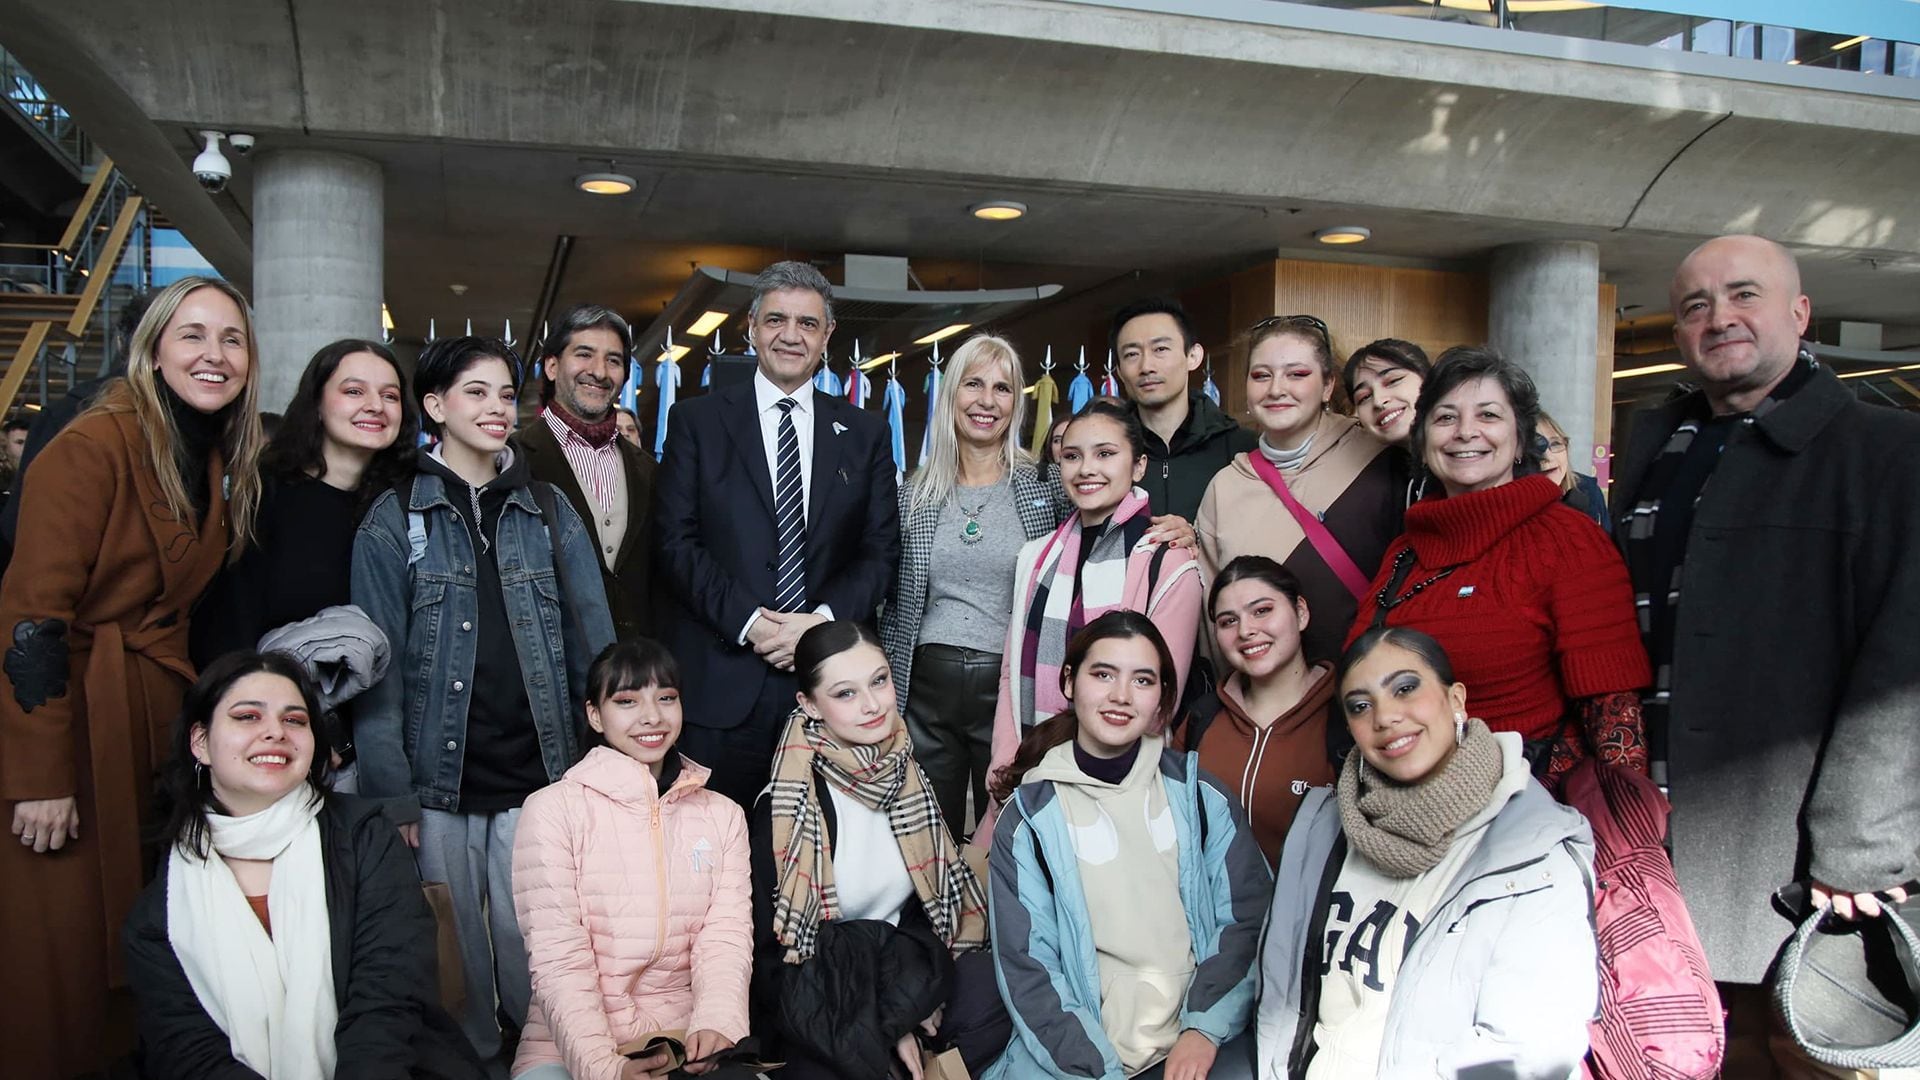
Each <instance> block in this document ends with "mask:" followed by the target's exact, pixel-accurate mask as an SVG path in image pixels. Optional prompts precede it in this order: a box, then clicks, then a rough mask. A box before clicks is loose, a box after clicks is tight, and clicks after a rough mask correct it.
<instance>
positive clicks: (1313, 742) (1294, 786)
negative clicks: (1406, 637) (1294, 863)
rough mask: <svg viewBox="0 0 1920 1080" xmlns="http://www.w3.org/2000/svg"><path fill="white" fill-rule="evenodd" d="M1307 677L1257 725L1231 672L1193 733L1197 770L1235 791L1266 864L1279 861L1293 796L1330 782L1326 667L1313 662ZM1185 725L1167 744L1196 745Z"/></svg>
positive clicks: (1329, 676)
mask: <svg viewBox="0 0 1920 1080" xmlns="http://www.w3.org/2000/svg"><path fill="white" fill-rule="evenodd" d="M1312 675H1313V682H1312V683H1311V684H1310V685H1309V686H1308V688H1307V694H1306V696H1305V697H1304V698H1302V699H1300V702H1299V704H1297V705H1295V706H1294V707H1293V708H1292V709H1290V710H1288V711H1287V712H1286V713H1285V714H1283V715H1281V716H1279V717H1278V718H1276V719H1275V720H1274V721H1273V723H1271V724H1268V725H1267V726H1266V727H1264V728H1263V727H1261V726H1260V725H1258V724H1256V723H1254V721H1253V718H1252V717H1250V716H1248V715H1247V705H1246V699H1245V698H1244V697H1243V696H1242V691H1241V680H1242V679H1243V676H1241V675H1240V674H1239V673H1237V672H1236V673H1235V674H1234V675H1233V676H1231V677H1230V678H1228V679H1227V680H1226V681H1225V682H1223V683H1221V684H1220V689H1219V690H1217V691H1215V692H1214V693H1213V694H1212V695H1209V697H1211V698H1213V699H1215V700H1217V701H1218V703H1219V713H1218V715H1216V716H1215V717H1214V718H1213V722H1212V723H1210V724H1209V725H1207V727H1206V730H1205V731H1204V732H1203V733H1202V735H1201V736H1200V746H1199V747H1198V749H1199V751H1200V767H1201V768H1202V769H1204V770H1206V771H1207V772H1208V773H1209V774H1210V775H1212V776H1213V777H1214V778H1215V779H1217V780H1219V781H1220V782H1221V783H1222V784H1224V785H1226V786H1227V787H1229V788H1231V789H1233V791H1234V792H1235V793H1236V794H1237V795H1239V797H1240V803H1241V805H1242V806H1243V807H1245V808H1246V812H1247V822H1248V823H1249V824H1250V825H1252V826H1253V836H1254V839H1255V840H1257V841H1258V842H1259V844H1260V850H1261V851H1262V852H1264V853H1265V854H1266V856H1267V864H1268V866H1270V867H1271V866H1273V865H1275V864H1277V863H1278V862H1279V860H1280V844H1281V841H1283V840H1285V839H1286V838H1287V830H1288V829H1289V828H1291V827H1292V826H1293V815H1294V813H1295V812H1296V811H1297V810H1299V809H1300V800H1301V799H1303V798H1305V797H1306V794H1307V792H1308V791H1309V790H1311V789H1313V788H1316V787H1326V786H1329V785H1331V784H1332V783H1333V780H1334V767H1333V762H1332V761H1330V760H1329V759H1328V756H1327V725H1328V724H1330V723H1335V722H1337V721H1336V720H1335V718H1334V717H1333V714H1332V703H1333V690H1334V686H1333V666H1332V665H1331V664H1324V663H1322V664H1315V665H1314V666H1313V669H1312ZM1212 704H1213V702H1212V701H1208V700H1206V699H1202V700H1201V701H1199V702H1196V703H1195V705H1194V711H1195V712H1196V713H1202V712H1204V711H1206V709H1207V708H1208V707H1209V706H1210V705H1212ZM1191 730H1192V725H1191V722H1189V723H1188V724H1183V725H1181V727H1180V729H1179V731H1178V732H1176V733H1175V735H1174V737H1173V740H1174V745H1175V746H1177V747H1180V748H1181V749H1185V750H1192V749H1195V747H1192V746H1188V745H1186V740H1187V738H1188V732H1189V731H1191Z"/></svg>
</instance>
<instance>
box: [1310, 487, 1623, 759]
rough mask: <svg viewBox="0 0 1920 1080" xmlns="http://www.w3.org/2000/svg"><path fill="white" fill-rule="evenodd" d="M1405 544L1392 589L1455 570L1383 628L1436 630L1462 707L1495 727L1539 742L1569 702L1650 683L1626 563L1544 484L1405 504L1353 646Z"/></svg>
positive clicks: (1408, 603) (1555, 490) (1406, 604)
mask: <svg viewBox="0 0 1920 1080" xmlns="http://www.w3.org/2000/svg"><path fill="white" fill-rule="evenodd" d="M1409 545H1411V546H1412V547H1413V551H1414V555H1415V559H1414V563H1413V568H1412V569H1411V570H1409V571H1408V572H1407V576H1406V580H1405V581H1404V582H1402V583H1401V586H1400V588H1399V590H1397V591H1398V593H1399V594H1402V595H1404V594H1405V593H1406V591H1407V590H1408V589H1409V588H1411V587H1412V586H1413V585H1414V584H1416V583H1418V582H1421V581H1425V580H1427V579H1428V578H1430V577H1432V576H1433V575H1434V574H1436V573H1439V572H1440V571H1442V570H1444V569H1446V568H1447V567H1449V566H1453V567H1456V569H1455V570H1454V571H1453V573H1451V574H1449V575H1448V576H1447V577H1444V578H1442V579H1440V580H1439V581H1437V582H1435V583H1433V584H1432V585H1429V586H1427V587H1426V589H1425V590H1423V591H1422V592H1421V593H1420V594H1419V595H1417V596H1415V597H1413V598H1412V599H1410V600H1407V601H1405V602H1404V603H1402V604H1400V605H1399V606H1398V607H1395V608H1393V609H1392V610H1391V611H1390V612H1389V613H1388V615H1387V625H1389V626H1407V627H1412V628H1413V629H1416V630H1423V631H1425V632H1427V633H1429V634H1431V635H1433V637H1434V638H1435V639H1436V640H1438V641H1439V642H1440V645H1441V647H1443V648H1445V649H1446V650H1447V657H1448V658H1449V659H1450V660H1452V661H1453V671H1454V675H1455V676H1456V677H1457V678H1458V679H1459V680H1460V681H1461V682H1462V683H1465V684H1466V687H1467V708H1468V711H1470V712H1471V713H1472V714H1473V715H1474V716H1477V717H1480V718H1482V719H1484V720H1485V721H1486V722H1487V726H1488V727H1490V728H1492V729H1493V730H1495V731H1517V732H1520V734H1521V735H1522V737H1524V738H1528V739H1544V738H1547V737H1549V736H1551V735H1552V734H1553V733H1554V730H1555V729H1556V727H1557V726H1558V724H1559V722H1560V718H1561V716H1562V715H1564V714H1566V713H1567V712H1568V709H1569V706H1570V703H1571V702H1572V701H1574V700H1575V699H1578V698H1587V697H1595V696H1598V695H1601V694H1611V693H1618V692H1620V691H1626V690H1637V689H1639V688H1641V687H1643V686H1646V685H1647V684H1649V683H1650V682H1652V681H1653V675H1652V672H1651V670H1650V669H1649V668H1648V666H1647V653H1646V649H1645V648H1644V647H1643V646H1642V645H1641V643H1640V630H1639V627H1638V625H1637V624H1636V622H1635V619H1634V612H1633V587H1632V585H1630V584H1629V583H1628V580H1627V567H1626V564H1625V563H1624V562H1622V561H1621V559H1620V553H1619V552H1618V551H1616V550H1615V549H1614V546H1613V543H1612V541H1610V540H1609V539H1608V538H1607V535H1606V534H1605V533H1604V532H1602V531H1600V529H1598V528H1596V527H1595V526H1594V524H1593V522H1592V520H1591V519H1589V518H1587V517H1586V516H1585V515H1583V514H1581V513H1580V511H1578V510H1575V509H1573V508H1572V507H1570V506H1567V505H1566V504H1565V503H1562V502H1561V501H1560V489H1559V488H1558V487H1557V486H1555V484H1554V483H1553V481H1551V480H1548V479H1547V478H1546V477H1544V476H1527V477H1522V478H1520V479H1518V480H1515V481H1513V482H1512V483H1510V484H1502V485H1501V486H1499V487H1497V488H1492V489H1489V490H1487V491H1478V492H1471V493H1469V494H1465V495H1456V496H1454V497H1453V498H1427V499H1423V500H1421V501H1420V502H1417V503H1415V504H1414V505H1413V506H1411V507H1409V508H1408V509H1407V531H1406V532H1405V533H1403V534H1402V535H1401V536H1400V538H1399V539H1397V540H1395V541H1394V542H1393V544H1392V546H1390V547H1388V548H1387V554H1386V557H1385V558H1384V559H1382V560H1381V563H1380V573H1379V575H1378V576H1377V577H1375V578H1374V581H1373V588H1372V589H1371V590H1370V591H1369V592H1368V594H1367V595H1366V596H1365V597H1363V598H1361V601H1360V611H1359V614H1358V615H1357V616H1356V618H1355V619H1354V623H1353V630H1352V631H1351V632H1350V633H1349V634H1348V635H1347V640H1348V642H1349V643H1351V642H1352V640H1353V639H1354V638H1356V637H1359V636H1360V634H1361V633H1362V632H1364V631H1365V630H1366V629H1367V627H1368V626H1370V625H1372V623H1373V613H1374V611H1375V609H1376V608H1377V607H1378V605H1379V595H1380V593H1381V591H1382V590H1384V589H1385V588H1386V586H1387V581H1388V580H1389V578H1391V577H1392V575H1393V561H1394V559H1395V558H1396V557H1397V556H1398V555H1399V554H1400V551H1401V550H1402V549H1403V548H1405V547H1407V546H1409Z"/></svg>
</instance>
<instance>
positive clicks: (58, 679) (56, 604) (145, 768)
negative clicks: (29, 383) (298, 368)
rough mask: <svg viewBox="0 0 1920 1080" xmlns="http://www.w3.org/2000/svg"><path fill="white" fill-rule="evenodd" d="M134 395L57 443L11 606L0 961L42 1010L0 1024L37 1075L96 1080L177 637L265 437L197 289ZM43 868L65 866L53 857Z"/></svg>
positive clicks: (231, 540)
mask: <svg viewBox="0 0 1920 1080" xmlns="http://www.w3.org/2000/svg"><path fill="white" fill-rule="evenodd" d="M130 351H131V358H130V360H129V363H128V367H127V375H126V377H125V378H124V379H120V380H116V381H114V382H112V383H109V384H108V385H107V387H106V388H105V390H103V391H102V393H101V396H100V398H99V399H98V400H97V401H96V402H95V403H94V404H93V405H92V407H90V408H88V409H87V410H86V412H84V413H82V414H81V415H80V416H79V417H78V418H77V419H75V420H74V422H73V423H72V424H71V425H69V426H68V427H67V429H66V430H64V431H62V432H61V433H60V434H59V436H58V437H56V438H55V439H54V440H53V441H52V442H50V443H48V444H47V448H46V450H45V451H44V452H42V454H41V455H40V457H39V459H38V460H37V461H36V463H35V466H34V469H33V472H32V474H31V477H30V479H29V481H28V483H27V484H26V486H25V488H24V489H23V490H22V492H21V497H22V504H21V505H22V512H21V515H20V530H19V536H18V544H17V545H16V547H15V551H14V557H13V563H12V565H11V567H10V568H9V570H8V573H7V575H6V579H5V583H4V585H3V586H0V628H4V630H5V632H6V633H7V635H8V637H9V638H10V640H11V648H10V649H9V650H8V652H7V656H6V663H5V665H4V670H3V671H0V800H4V801H5V802H8V803H11V804H12V807H11V810H12V813H11V820H12V833H13V836H14V837H16V838H18V840H19V843H17V844H0V849H5V851H6V852H7V854H5V855H0V879H4V880H5V881H6V882H7V887H6V888H5V889H0V953H3V954H4V955H5V956H7V958H8V963H9V965H10V968H11V971H12V973H13V974H14V975H15V977H17V978H19V979H21V980H23V982H24V983H25V984H27V985H33V986H38V987H41V988H42V990H43V992H42V993H41V994H39V995H35V996H33V998H32V1001H31V1004H28V1003H26V1002H23V1003H22V1004H21V1006H20V1007H18V1008H14V1009H8V1010H6V1011H5V1014H4V1015H5V1017H6V1018H5V1020H4V1021H0V1039H4V1041H5V1043H6V1045H7V1046H8V1047H9V1064H11V1065H12V1066H14V1067H16V1068H17V1069H19V1070H20V1072H21V1074H22V1075H27V1076H69V1075H72V1074H75V1073H87V1072H95V1071H100V1070H102V1069H104V1068H105V1067H106V1066H107V1064H108V1063H109V1062H110V1061H111V1060H112V1059H113V1057H114V1055H116V1054H118V1053H121V1052H124V1051H125V1050H127V1049H129V1048H130V1046H131V1039H130V1036H131V1032H130V1031H124V1030H114V1029H113V1027H112V1026H111V1025H110V1023H109V1020H108V1017H109V1016H110V1015H111V1014H112V1013H114V1012H116V1011H118V1010H119V1008H120V1006H119V1005H118V1004H116V997H117V996H118V995H117V994H115V993H112V992H110V991H109V988H110V987H115V988H118V987H124V986H125V980H124V978H123V977H122V976H121V967H122V961H121V957H120V954H119V952H118V949H117V946H116V944H115V935H116V931H117V928H118V927H119V925H120V923H121V920H122V919H123V918H125V917H126V914H127V912H128V911H129V910H130V909H131V908H132V906H133V902H134V899H135V897H136V896H137V894H138V893H139V891H140V887H141V885H142V879H143V875H144V873H145V870H144V866H145V861H144V860H143V859H142V854H141V849H140V837H141V836H142V835H143V834H145V833H147V832H148V831H149V830H148V829H146V828H144V827H143V826H146V825H148V824H149V822H147V821H146V820H145V812H146V810H147V808H148V807H149V806H150V805H151V803H152V798H151V795H152V777H153V775H154V773H155V771H156V770H157V769H158V768H159V767H160V765H161V763H162V761H163V760H164V759H165V756H166V753H167V746H166V731H167V726H168V725H169V724H170V723H171V722H172V720H173V717H174V714H175V713H177V712H178V711H179V708H180V701H181V697H182V695H183V694H184V693H185V692H186V689H187V687H188V686H189V685H190V684H191V683H192V682H193V678H194V669H193V666H192V664H191V663H190V661H189V660H188V657H187V629H188V626H187V622H188V618H189V616H190V614H191V612H192V609H193V605H194V602H195V601H196V600H197V599H198V598H199V596H200V594H201V593H202V591H204V590H205V588H206V586H207V583H208V581H210V580H211V579H212V577H213V575H214V573H215V572H216V571H217V570H218V569H219V568H220V566H221V564H222V563H223V562H225V561H227V560H228V559H230V558H232V557H234V556H236V555H238V554H239V553H240V552H241V551H243V550H244V549H245V547H246V543H247V540H248V538H249V537H250V536H251V535H252V531H253V518H254V511H255V508H256V507H257V506H258V504H259V498H260V475H259V471H258V464H257V463H258V461H259V458H260V450H261V446H262V444H263V442H264V439H263V437H262V435H261V430H260V417H259V412H258V409H257V408H256V402H257V399H258V397H259V391H258V388H257V385H256V382H257V377H256V371H257V369H258V366H259V354H258V351H257V349H256V347H255V343H254V334H253V320H252V315H251V313H250V312H249V311H248V309H247V303H246V299H245V298H244V297H242V296H241V295H240V293H239V292H238V291H237V290H235V289H234V287H233V286H231V285H229V284H227V283H226V282H224V281H219V280H215V279H212V278H203V277H189V278H184V279H182V280H180V281H178V282H176V283H174V284H173V285H170V286H168V287H167V288H165V289H163V290H161V291H160V293H159V294H158V295H157V296H155V297H154V300H153V303H152V305H151V306H150V307H149V308H148V309H147V313H146V315H145V316H144V317H143V318H142V319H141V320H140V324H139V326H138V327H136V328H135V330H134V333H133V339H132V346H131V350H130ZM49 852H59V853H60V855H59V857H57V858H50V857H48V853H49Z"/></svg>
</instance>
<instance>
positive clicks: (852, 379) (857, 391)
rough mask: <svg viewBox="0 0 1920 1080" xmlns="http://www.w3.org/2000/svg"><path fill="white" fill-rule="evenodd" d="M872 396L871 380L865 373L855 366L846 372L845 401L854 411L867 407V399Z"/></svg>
mask: <svg viewBox="0 0 1920 1080" xmlns="http://www.w3.org/2000/svg"><path fill="white" fill-rule="evenodd" d="M872 396H873V380H871V379H869V378H867V373H866V372H864V371H861V370H860V368H859V367H858V366H855V367H854V369H853V370H852V371H849V372H847V401H848V402H849V403H851V404H852V405H853V407H854V408H856V409H864V408H866V407H867V399H868V398H870V397H872Z"/></svg>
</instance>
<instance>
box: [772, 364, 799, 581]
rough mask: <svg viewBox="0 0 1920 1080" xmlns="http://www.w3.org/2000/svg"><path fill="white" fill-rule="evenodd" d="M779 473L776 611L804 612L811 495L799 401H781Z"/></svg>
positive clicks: (776, 489) (775, 494) (775, 499)
mask: <svg viewBox="0 0 1920 1080" xmlns="http://www.w3.org/2000/svg"><path fill="white" fill-rule="evenodd" d="M779 404H780V434H779V438H778V446H779V453H778V454H776V455H775V458H776V460H777V461H778V462H779V465H780V467H779V470H778V472H777V474H776V475H775V477H774V487H773V520H774V525H775V529H776V535H777V536H778V537H779V540H780V560H779V562H778V563H776V564H775V566H776V573H775V585H774V588H773V610H775V611H804V610H806V606H807V507H806V503H807V493H806V490H805V488H804V487H803V485H802V484H801V483H800V436H799V435H798V434H797V433H796V432H795V431H794V429H793V410H794V407H795V406H796V405H798V404H799V402H797V401H795V400H793V399H792V398H790V397H789V398H781V399H780V402H779Z"/></svg>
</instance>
